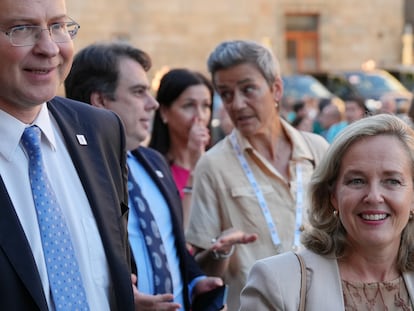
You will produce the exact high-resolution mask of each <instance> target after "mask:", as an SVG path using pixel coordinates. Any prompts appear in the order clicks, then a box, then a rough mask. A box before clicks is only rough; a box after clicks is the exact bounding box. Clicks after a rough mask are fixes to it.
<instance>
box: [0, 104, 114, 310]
mask: <svg viewBox="0 0 414 311" xmlns="http://www.w3.org/2000/svg"><path fill="white" fill-rule="evenodd" d="M33 124H36V125H37V126H38V127H39V128H40V129H41V130H42V133H43V134H42V142H41V146H42V147H41V148H42V154H43V158H44V161H45V163H47V165H46V170H47V174H48V176H49V178H50V180H51V183H52V184H53V188H54V191H55V193H56V195H57V198H58V200H59V204H60V206H61V208H62V212H63V214H64V215H65V217H66V220H67V224H68V227H69V230H70V232H71V237H72V242H73V245H74V249H75V252H76V254H77V258H78V261H79V266H80V271H81V274H82V279H83V283H84V286H85V291H86V295H87V297H88V303H89V306H90V308H91V310H110V309H111V306H110V304H109V301H110V297H111V296H112V294H111V289H110V287H109V286H110V277H109V270H108V264H107V260H106V256H105V252H104V249H103V245H102V241H101V238H100V235H99V232H98V229H97V226H96V222H95V218H94V216H93V214H92V210H91V208H90V205H89V202H88V199H87V197H86V194H85V191H84V189H83V186H82V184H81V181H80V179H79V177H78V175H77V173H76V169H75V167H74V165H73V163H72V160H71V158H70V155H69V153H68V151H67V149H66V147H65V143H64V141H63V139H62V136H61V134H60V132H59V131H58V127H57V125H56V123H55V122H54V120H52V118H51V116H49V112H48V110H47V106H46V104H43V106H42V109H41V111H40V113H39V115H38V117H37V118H36V120H35V121H34V122H33ZM26 126H27V125H26V124H24V123H22V122H20V121H19V120H17V119H16V118H14V117H13V116H11V115H9V114H7V113H6V112H4V111H2V110H0V136H1V137H2V139H1V140H0V175H1V176H2V179H3V182H4V184H5V186H6V189H7V191H8V194H9V196H10V199H11V201H12V203H13V206H14V208H15V211H16V213H17V216H18V218H19V221H20V223H21V225H22V227H23V230H24V232H25V235H26V238H27V240H28V242H29V245H30V248H31V250H32V253H33V256H34V259H35V262H36V265H37V268H38V270H39V274H40V278H41V281H42V285H43V289H44V293H45V295H46V301H47V303H48V306H49V309H50V310H53V306H52V304H51V297H50V291H49V281H48V277H47V270H46V265H45V263H44V256H43V249H42V242H41V238H40V234H39V227H38V223H37V216H36V209H35V206H34V203H33V197H32V192H31V188H30V181H29V175H28V159H27V157H26V155H25V153H24V151H23V149H22V147H21V146H20V144H19V143H20V138H21V136H22V134H23V131H24V128H25V127H26Z"/></svg>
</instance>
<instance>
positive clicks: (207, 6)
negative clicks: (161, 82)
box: [67, 0, 404, 76]
mask: <svg viewBox="0 0 414 311" xmlns="http://www.w3.org/2000/svg"><path fill="white" fill-rule="evenodd" d="M67 6H68V12H69V15H70V16H72V17H73V18H74V19H75V20H76V21H78V22H79V23H80V24H81V29H80V33H79V36H78V37H77V38H76V42H75V47H76V49H80V48H82V47H84V46H86V45H88V44H90V43H93V42H96V41H108V40H113V39H119V40H125V41H128V42H130V43H132V44H134V45H135V46H137V47H139V48H141V49H143V50H145V51H147V52H148V53H149V54H150V55H151V57H152V58H153V69H152V70H151V71H150V76H154V75H155V74H156V72H157V71H160V70H162V68H163V67H165V66H167V67H169V68H174V67H189V68H193V69H198V70H201V71H203V72H206V65H205V63H206V58H207V56H208V54H209V52H210V51H211V50H212V49H213V48H214V47H215V46H216V45H217V44H218V43H219V42H220V41H222V40H228V39H251V40H255V41H260V42H263V43H265V44H267V45H268V46H269V47H271V48H272V49H273V50H274V52H275V53H276V54H277V55H278V57H279V59H280V62H281V67H282V72H286V73H289V72H293V71H301V70H302V69H303V68H302V69H301V68H299V67H298V66H297V64H296V65H295V62H296V61H300V60H297V59H296V57H299V58H303V63H304V64H306V63H307V62H308V61H309V60H310V62H308V63H309V64H311V65H310V67H311V68H305V69H306V70H309V69H311V70H337V69H338V70H340V69H355V68H359V67H360V66H361V63H363V62H365V61H367V60H368V59H372V60H374V61H375V62H376V63H377V64H378V65H380V66H391V65H394V64H398V63H400V62H401V50H402V40H401V35H402V32H403V29H404V0H363V1H361V0H347V1H339V0H255V1H251V0H207V1H206V0H117V1H113V0H94V1H92V0H68V1H67ZM306 20H307V21H306ZM309 21H310V23H308V22H309ZM307 23H308V24H312V23H313V26H312V25H310V27H311V28H312V27H313V28H312V29H311V30H310V32H311V33H312V34H313V35H312V38H311V39H310V40H311V41H312V40H313V41H312V42H313V43H312V42H310V45H309V44H307V43H306V42H307V41H306V40H307V39H306V40H305V39H301V38H302V37H301V33H302V35H304V36H305V37H306V35H307V33H308V32H309V29H307V28H306V27H308V26H307V25H306V24H307ZM301 24H304V25H301ZM302 26H304V27H305V28H304V29H302V28H301V27H302ZM289 27H292V29H293V32H292V33H294V34H295V35H296V34H298V37H295V35H294V37H295V38H296V39H294V40H296V41H291V42H289V40H288V37H289V35H288V32H289V31H290V29H289ZM298 29H299V33H297V30H298ZM305 37H303V38H305ZM298 38H299V39H298ZM304 42H305V44H303V43H304ZM301 44H302V45H304V46H303V47H302V48H303V50H304V51H305V52H304V54H303V51H302V52H301V53H302V55H299V54H301V53H299V54H298V55H296V54H297V52H298V51H297V48H298V46H299V45H301ZM309 55H310V57H311V58H314V59H313V60H312V59H307V57H308V56H309ZM305 67H306V66H305Z"/></svg>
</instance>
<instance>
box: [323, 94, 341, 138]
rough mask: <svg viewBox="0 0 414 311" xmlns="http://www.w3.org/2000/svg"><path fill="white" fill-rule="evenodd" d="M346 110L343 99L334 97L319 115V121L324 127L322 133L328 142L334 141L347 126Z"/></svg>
mask: <svg viewBox="0 0 414 311" xmlns="http://www.w3.org/2000/svg"><path fill="white" fill-rule="evenodd" d="M344 110H345V108H344V105H343V102H342V101H339V100H334V99H332V100H331V103H330V104H329V105H327V106H326V107H325V108H324V109H323V110H322V112H321V114H320V116H319V122H320V123H321V125H322V127H323V128H324V130H323V132H322V133H321V135H322V136H323V137H325V139H326V140H327V141H328V143H332V141H333V140H334V139H335V137H336V135H338V133H339V132H340V131H342V130H343V129H344V127H346V126H347V122H346V121H345V120H344Z"/></svg>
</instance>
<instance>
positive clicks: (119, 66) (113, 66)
mask: <svg viewBox="0 0 414 311" xmlns="http://www.w3.org/2000/svg"><path fill="white" fill-rule="evenodd" d="M150 67H151V59H150V57H149V56H148V55H147V54H146V53H145V52H143V51H141V50H139V49H137V48H135V47H133V46H131V45H128V44H124V43H111V44H95V45H91V46H88V47H86V48H85V49H83V50H81V51H80V52H79V53H78V54H77V55H76V57H75V59H74V63H73V66H72V70H71V72H70V74H69V76H68V78H67V79H66V81H65V87H66V95H67V96H68V97H70V98H75V99H78V98H82V99H83V100H84V101H85V102H88V103H90V104H91V105H93V106H95V107H99V108H105V109H109V110H112V111H114V112H116V113H117V114H118V115H119V116H120V118H121V119H122V121H123V123H124V127H125V132H126V147H127V150H128V158H127V163H128V167H129V194H130V204H129V206H130V215H129V223H128V232H129V238H130V245H131V248H132V253H133V257H134V259H135V263H136V266H137V267H138V292H137V293H136V303H137V307H138V308H140V307H141V308H142V310H156V309H157V308H158V309H160V308H164V309H163V310H176V309H180V310H189V309H190V304H191V301H190V297H193V296H196V295H197V294H199V293H202V292H206V291H208V290H211V289H213V288H215V287H218V286H220V285H222V280H221V279H219V278H212V277H206V276H205V275H204V274H203V273H202V271H201V270H200V268H199V267H198V265H197V264H196V263H195V261H194V259H193V257H192V256H191V255H190V254H189V252H188V251H187V248H186V244H185V238H184V232H183V223H182V222H183V214H182V207H181V200H180V196H179V193H178V190H177V187H176V186H175V183H174V180H173V178H172V176H171V172H170V169H169V166H168V164H167V163H166V161H165V160H164V157H163V156H162V155H161V154H159V153H158V152H156V151H155V150H152V149H149V148H145V147H143V146H140V144H141V143H142V142H143V141H144V140H145V139H146V138H147V136H148V135H149V130H150V125H151V119H152V116H153V113H154V111H155V110H156V109H157V108H158V103H157V102H156V101H155V99H154V98H153V96H152V95H151V93H150V84H149V81H148V77H147V74H146V72H147V71H148V70H149V69H150ZM149 223H151V225H150V227H151V228H153V229H154V230H155V233H156V234H155V236H154V237H153V236H150V235H151V232H150V233H148V232H146V228H148V225H146V224H149ZM157 237H160V238H161V239H158V238H157ZM156 240H157V242H156V243H157V244H159V246H158V247H159V248H161V249H162V251H161V252H159V253H158V252H157V251H156V250H153V249H152V248H151V246H152V245H153V244H154V243H150V241H152V242H154V241H156ZM155 259H156V260H155Z"/></svg>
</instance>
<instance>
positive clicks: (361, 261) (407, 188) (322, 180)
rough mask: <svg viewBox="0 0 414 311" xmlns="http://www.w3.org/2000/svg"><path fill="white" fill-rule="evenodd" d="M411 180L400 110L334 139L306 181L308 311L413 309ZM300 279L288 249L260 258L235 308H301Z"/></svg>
mask: <svg viewBox="0 0 414 311" xmlns="http://www.w3.org/2000/svg"><path fill="white" fill-rule="evenodd" d="M384 146H386V147H384ZM413 180H414V131H413V130H412V129H411V128H410V127H409V126H408V125H407V124H406V123H404V122H403V121H401V120H400V119H399V118H398V117H395V116H392V115H389V114H380V115H376V116H372V117H367V118H364V119H361V120H359V121H355V122H354V123H352V124H350V125H349V126H347V127H346V128H345V129H344V130H343V132H342V133H341V134H339V136H338V137H337V138H336V139H335V140H334V142H333V143H332V145H331V146H330V148H329V149H328V151H327V153H326V156H325V158H324V159H323V161H322V163H321V165H319V166H318V167H317V168H316V171H315V173H314V175H313V177H312V181H311V184H310V200H311V207H310V211H309V221H310V224H311V226H310V227H309V229H306V230H305V232H303V235H302V243H303V245H304V246H305V249H304V250H302V251H299V255H300V256H302V258H303V260H304V264H305V266H306V306H305V308H306V310H411V309H412V306H413V302H414V300H413V297H414V235H413V234H414V220H413V213H414V184H413ZM302 277H303V275H302ZM300 283H301V272H300V268H299V261H298V259H297V257H296V256H295V254H294V253H293V252H289V253H285V254H282V255H278V256H273V257H270V258H266V259H263V260H260V261H258V262H256V263H255V265H254V266H253V268H252V269H251V271H250V274H249V277H248V280H247V284H246V287H245V288H244V289H243V292H242V294H241V308H240V310H241V311H244V310H245V311H250V310H258V311H264V310H298V305H299V301H300V298H299V292H300V288H301V286H300ZM321 297H323V301H321Z"/></svg>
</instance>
